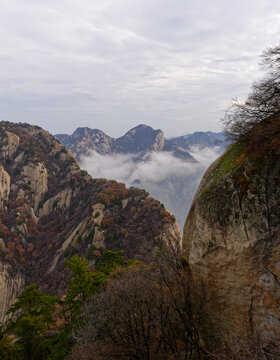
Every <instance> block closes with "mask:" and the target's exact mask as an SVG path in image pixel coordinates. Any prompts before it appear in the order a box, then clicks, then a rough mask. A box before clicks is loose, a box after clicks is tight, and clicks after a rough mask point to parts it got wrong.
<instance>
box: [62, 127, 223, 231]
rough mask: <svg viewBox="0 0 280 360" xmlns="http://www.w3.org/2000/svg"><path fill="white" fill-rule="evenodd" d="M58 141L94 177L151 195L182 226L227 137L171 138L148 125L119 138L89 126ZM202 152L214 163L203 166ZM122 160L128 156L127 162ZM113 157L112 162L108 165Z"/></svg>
mask: <svg viewBox="0 0 280 360" xmlns="http://www.w3.org/2000/svg"><path fill="white" fill-rule="evenodd" d="M56 137H57V139H58V140H59V141H60V142H61V143H62V144H63V145H65V146H66V147H67V148H68V149H69V150H71V152H72V153H73V154H74V155H75V156H76V158H77V160H78V161H79V162H80V163H81V166H82V167H84V168H85V169H87V170H88V171H89V172H91V174H92V175H93V176H95V177H97V176H99V177H106V178H113V179H115V180H119V181H122V182H125V183H126V184H127V185H129V186H131V185H132V186H137V187H139V188H144V189H146V190H147V191H149V192H150V193H151V194H152V195H153V196H155V197H156V198H158V199H159V200H160V201H162V202H163V203H164V204H165V206H166V207H167V208H168V209H169V210H170V211H171V212H173V213H174V214H175V216H176V218H177V220H178V222H179V224H180V226H181V227H182V226H183V223H184V220H185V213H186V212H187V210H188V208H189V207H190V204H191V202H192V199H193V196H194V193H195V191H196V189H197V187H198V184H199V182H200V179H201V177H202V174H203V172H204V171H205V170H206V167H207V166H208V165H209V163H210V162H211V161H212V160H214V159H215V158H216V157H217V156H218V155H219V154H221V153H222V152H223V151H224V149H225V147H226V145H225V138H224V135H223V134H222V133H214V132H211V131H207V132H195V133H193V134H188V135H184V136H180V137H176V138H171V139H166V138H165V137H164V133H163V132H162V131H161V130H160V129H157V130H154V129H153V128H151V127H150V126H147V125H143V124H141V125H138V126H136V127H134V128H133V129H131V130H129V131H128V132H127V133H126V134H124V135H123V136H121V137H119V138H116V139H114V138H112V137H110V136H108V135H106V134H105V133H104V132H102V131H101V130H98V129H89V128H78V129H77V130H76V131H75V132H74V133H73V134H72V135H65V134H59V135H56ZM198 152H202V153H203V152H204V154H203V156H204V158H205V156H206V157H207V156H209V155H207V154H208V153H211V156H210V158H209V161H208V162H207V160H206V162H205V160H204V161H203V163H201V154H200V156H196V154H197V153H198ZM96 155H101V156H104V157H101V158H100V156H99V157H98V156H96ZM120 156H127V157H126V158H125V160H123V159H122V158H120ZM203 156H202V157H203ZM109 158H110V159H112V162H111V163H109V165H108V164H107V163H108V159H109ZM123 161H125V164H124V163H123ZM112 168H113V170H114V171H112ZM155 172H156V173H155Z"/></svg>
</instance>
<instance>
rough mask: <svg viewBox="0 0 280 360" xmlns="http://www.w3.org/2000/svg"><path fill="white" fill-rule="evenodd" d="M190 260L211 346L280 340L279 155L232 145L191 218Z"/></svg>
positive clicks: (187, 229) (187, 232)
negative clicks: (250, 151)
mask: <svg viewBox="0 0 280 360" xmlns="http://www.w3.org/2000/svg"><path fill="white" fill-rule="evenodd" d="M183 251H184V257H185V259H186V260H187V261H188V262H189V266H190V270H191V274H192V277H193V284H194V288H196V290H198V291H199V289H201V291H202V290H203V291H204V292H205V294H206V302H205V313H206V314H207V316H204V317H202V319H201V324H200V331H201V333H202V335H203V338H204V340H205V341H206V343H207V344H208V346H209V347H210V348H211V346H212V347H215V348H217V347H219V346H221V345H224V346H226V345H228V346H230V347H231V348H234V346H237V344H238V343H240V342H241V343H242V342H243V341H244V342H246V341H251V342H252V341H257V340H261V341H262V342H263V343H266V342H268V341H269V340H271V339H273V338H275V337H277V336H280V316H279V314H280V154H279V152H278V153H277V152H275V151H274V152H270V153H265V152H263V153H262V154H258V155H254V154H248V153H247V151H246V147H245V145H241V144H240V143H236V144H234V145H232V146H231V147H230V148H229V149H228V150H227V151H226V152H225V154H224V155H222V156H221V157H220V158H219V159H218V160H217V161H216V162H215V163H214V164H213V165H212V166H211V167H210V168H209V169H208V171H207V172H206V174H205V175H204V177H203V179H202V182H201V184H200V187H199V189H198V191H197V193H196V196H195V199H194V201H193V204H192V206H191V209H190V212H189V214H188V217H187V220H186V223H185V226H184V234H183Z"/></svg>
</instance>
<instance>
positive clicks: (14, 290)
mask: <svg viewBox="0 0 280 360" xmlns="http://www.w3.org/2000/svg"><path fill="white" fill-rule="evenodd" d="M23 287H24V277H23V276H22V275H21V274H20V273H15V274H14V273H13V269H12V267H11V265H10V264H6V263H3V262H1V261H0V324H1V323H3V322H4V321H5V320H6V318H7V316H6V311H7V309H8V308H9V307H10V306H11V305H12V304H13V303H14V301H15V299H16V297H17V296H18V295H19V294H20V293H21V291H22V290H23Z"/></svg>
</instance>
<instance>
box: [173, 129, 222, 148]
mask: <svg viewBox="0 0 280 360" xmlns="http://www.w3.org/2000/svg"><path fill="white" fill-rule="evenodd" d="M169 141H171V142H173V143H174V144H176V145H178V146H180V147H182V148H183V149H185V150H187V151H190V150H191V148H192V147H194V146H197V147H198V148H199V149H200V150H201V149H204V148H206V147H210V148H212V147H216V146H217V147H219V148H220V152H223V151H224V150H225V149H226V147H227V145H226V138H225V135H224V134H223V133H215V132H212V131H206V132H202V131H197V132H195V133H193V134H187V135H184V136H180V137H176V138H172V139H171V140H169Z"/></svg>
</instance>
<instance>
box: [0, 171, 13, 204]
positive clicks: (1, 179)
mask: <svg viewBox="0 0 280 360" xmlns="http://www.w3.org/2000/svg"><path fill="white" fill-rule="evenodd" d="M10 189H11V178H10V175H9V174H8V173H7V171H5V169H4V167H3V166H0V209H1V210H3V209H4V206H5V203H7V201H8V198H9V194H10Z"/></svg>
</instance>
